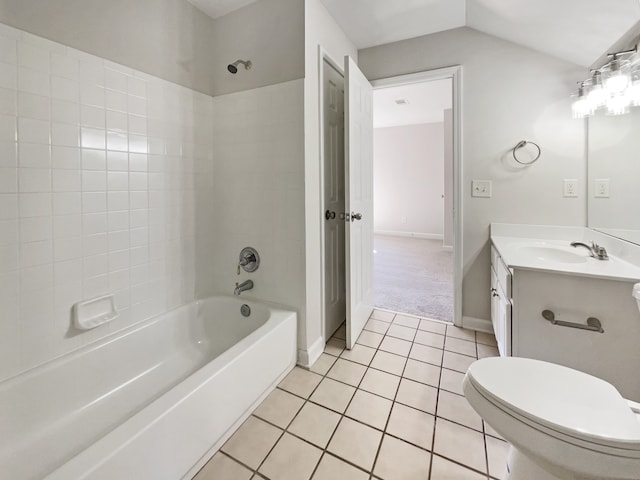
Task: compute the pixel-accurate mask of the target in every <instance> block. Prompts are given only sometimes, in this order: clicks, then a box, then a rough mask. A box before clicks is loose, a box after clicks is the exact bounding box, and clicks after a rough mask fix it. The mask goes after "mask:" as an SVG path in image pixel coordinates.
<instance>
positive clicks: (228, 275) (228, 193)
mask: <svg viewBox="0 0 640 480" xmlns="http://www.w3.org/2000/svg"><path fill="white" fill-rule="evenodd" d="M213 109H214V129H213V131H214V158H215V159H216V162H215V176H214V182H215V183H214V185H215V188H214V205H216V208H215V209H214V210H213V217H214V218H215V227H216V230H217V231H220V232H225V235H219V236H216V243H215V248H214V249H213V252H212V253H213V258H214V263H215V265H216V269H215V289H216V290H217V291H219V292H222V293H225V294H231V293H232V292H233V287H234V284H235V282H237V281H238V282H242V281H244V280H246V279H249V278H250V279H252V280H253V281H254V284H255V287H254V289H253V290H250V291H248V292H244V293H243V294H242V295H243V296H246V297H247V298H257V299H263V300H268V301H273V302H278V303H282V304H285V305H289V306H292V307H294V308H296V309H297V310H298V314H299V315H298V322H299V328H298V334H299V335H304V332H305V329H304V328H303V326H304V321H305V319H304V314H303V312H304V298H305V294H304V285H305V275H304V271H305V270H304V264H305V258H304V143H303V142H304V135H303V125H302V121H301V119H302V118H303V80H294V81H291V82H285V83H282V84H278V85H272V86H268V87H263V88H258V89H255V90H249V91H244V92H239V93H233V94H229V95H224V96H219V97H215V98H214V102H213ZM245 246H252V247H254V248H256V249H257V250H258V252H259V254H260V257H261V265H260V268H259V269H258V270H257V271H256V272H253V273H250V274H249V273H246V272H244V271H242V272H241V275H239V276H237V275H236V267H237V263H238V254H239V253H240V250H241V249H242V248H243V247H245Z"/></svg>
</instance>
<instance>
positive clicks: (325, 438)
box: [288, 402, 340, 448]
mask: <svg viewBox="0 0 640 480" xmlns="http://www.w3.org/2000/svg"><path fill="white" fill-rule="evenodd" d="M339 421H340V415H339V414H337V413H336V412H334V411H331V410H329V409H326V408H324V407H321V406H319V405H316V404H314V403H311V402H308V403H307V404H305V406H304V407H302V410H300V413H298V415H297V416H296V418H295V419H294V420H293V423H292V424H291V426H290V427H289V429H288V430H289V432H291V433H293V434H295V435H297V436H299V437H301V438H304V439H305V440H307V441H308V442H311V443H313V444H314V445H317V446H318V447H320V448H325V447H326V446H327V443H329V439H330V438H331V435H333V431H334V430H335V429H336V426H337V425H338V422H339Z"/></svg>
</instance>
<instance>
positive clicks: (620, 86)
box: [571, 46, 640, 118]
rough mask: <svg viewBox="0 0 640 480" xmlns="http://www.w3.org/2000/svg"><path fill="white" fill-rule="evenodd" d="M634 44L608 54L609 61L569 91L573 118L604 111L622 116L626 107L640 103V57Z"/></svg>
mask: <svg viewBox="0 0 640 480" xmlns="http://www.w3.org/2000/svg"><path fill="white" fill-rule="evenodd" d="M636 52H637V46H636V47H634V48H633V49H631V50H625V51H622V52H616V53H610V54H609V56H610V57H612V58H611V60H610V61H609V62H608V63H606V64H605V65H604V66H603V67H601V68H600V69H599V70H593V71H592V72H591V77H590V78H589V79H587V80H584V81H582V82H578V83H579V88H578V91H577V92H575V93H574V94H572V96H571V97H572V104H571V110H572V113H573V117H574V118H584V117H588V116H590V115H593V114H594V113H597V112H600V111H604V112H605V113H607V114H609V115H621V114H624V113H627V112H628V111H629V106H630V105H633V106H640V58H636V57H638V54H637V53H636Z"/></svg>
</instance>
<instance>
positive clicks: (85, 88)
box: [0, 25, 301, 380]
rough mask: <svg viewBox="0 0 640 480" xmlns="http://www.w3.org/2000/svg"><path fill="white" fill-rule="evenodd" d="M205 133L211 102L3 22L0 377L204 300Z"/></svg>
mask: <svg viewBox="0 0 640 480" xmlns="http://www.w3.org/2000/svg"><path fill="white" fill-rule="evenodd" d="M300 88H301V87H300ZM212 129H213V99H212V98H211V97H208V96H206V95H203V94H200V93H197V92H194V91H191V90H188V89H186V88H183V87H179V86H176V85H174V84H171V83H169V82H166V81H163V80H160V79H158V78H155V77H151V76H148V75H145V74H143V73H141V72H137V71H134V70H132V69H129V68H126V67H123V66H121V65H117V64H114V63H111V62H109V61H106V60H103V59H100V58H97V57H94V56H91V55H88V54H86V53H83V52H80V51H77V50H74V49H71V48H68V47H65V46H62V45H59V44H56V43H54V42H50V41H48V40H45V39H42V38H39V37H36V36H33V35H31V34H28V33H26V32H21V31H19V30H15V29H13V28H10V27H7V26H4V25H0V380H1V379H4V378H7V377H9V376H12V375H14V374H16V373H19V372H21V371H24V370H25V369H28V368H30V367H33V366H35V365H37V364H40V363H42V362H45V361H47V360H49V359H52V358H54V357H56V356H59V355H62V354H64V353H66V352H69V351H71V350H73V349H75V348H78V347H80V346H82V345H85V344H87V343H89V342H92V341H95V340H96V339H98V338H101V337H103V336H105V335H108V334H110V333H112V332H114V331H116V330H119V329H122V328H125V327H127V326H129V325H131V324H133V323H136V322H139V321H141V320H143V319H145V318H148V317H149V316H152V315H155V314H158V313H162V312H164V311H166V310H168V309H171V308H173V307H176V306H178V305H180V304H184V303H187V302H189V301H191V300H192V299H194V298H195V297H196V295H208V294H210V293H211V292H212V290H213V281H212V277H213V275H212V270H213V268H212V266H213V263H212V259H211V245H212V244H213V234H214V229H213V219H212V218H210V217H211V216H210V215H209V213H208V212H210V211H211V206H212V205H213V202H214V198H213V186H214V184H213V157H212V137H211V132H212ZM222 199H224V197H218V200H219V201H221V200H222ZM196 218H198V222H196V221H195V219H196ZM200 219H202V221H201V220H200ZM196 251H199V252H201V254H202V253H203V252H204V256H203V257H201V258H202V261H201V260H200V259H199V260H198V262H196V261H195V255H196V253H195V252H196ZM234 254H235V255H237V252H235V249H234ZM267 258H269V256H267ZM270 261H271V260H269V262H270ZM232 273H233V272H232ZM109 292H112V293H114V294H115V296H116V303H117V307H118V309H119V310H120V312H121V315H120V318H119V319H117V320H116V321H114V322H113V323H111V324H108V325H104V326H102V327H99V328H97V329H94V330H91V331H88V332H78V331H75V330H73V329H72V328H70V312H71V306H72V305H73V303H75V302H78V301H80V300H83V299H88V298H91V297H94V296H96V295H101V294H104V293H109Z"/></svg>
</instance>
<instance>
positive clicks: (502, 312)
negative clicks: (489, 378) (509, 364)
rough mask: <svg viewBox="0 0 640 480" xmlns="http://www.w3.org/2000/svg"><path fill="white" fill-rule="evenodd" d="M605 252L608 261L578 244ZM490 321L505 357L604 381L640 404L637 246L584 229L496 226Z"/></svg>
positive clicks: (492, 248)
mask: <svg viewBox="0 0 640 480" xmlns="http://www.w3.org/2000/svg"><path fill="white" fill-rule="evenodd" d="M592 240H593V241H596V242H597V243H599V244H601V245H603V246H605V247H606V248H607V250H608V251H609V254H610V255H609V256H610V259H609V260H598V259H597V258H594V257H592V256H590V252H589V250H588V249H586V248H582V247H578V248H575V247H572V246H571V245H570V244H571V242H574V241H579V242H583V243H585V244H591V241H592ZM491 243H492V245H491V292H490V293H491V320H492V323H493V328H494V331H495V334H496V339H497V341H498V348H499V350H500V354H501V355H502V356H519V357H529V358H535V359H539V360H545V361H549V362H553V363H557V364H561V365H565V366H568V367H571V368H574V369H577V370H581V371H584V372H586V373H589V374H591V375H595V376H597V377H600V378H602V379H604V380H606V381H608V382H610V383H612V384H613V385H615V386H616V387H617V388H618V390H619V391H620V392H621V393H622V395H623V396H625V397H626V398H629V399H632V400H635V401H640V377H639V376H638V373H637V372H638V370H639V369H640V347H639V345H640V310H639V309H638V305H637V303H636V299H635V298H633V297H632V290H633V286H634V284H636V283H638V282H640V267H639V266H638V265H640V262H639V261H638V260H639V258H638V252H637V250H638V249H639V248H640V247H637V246H635V245H632V244H628V243H627V242H623V241H621V240H617V239H614V238H612V237H608V236H605V235H603V234H599V233H598V232H595V231H593V230H589V229H586V228H579V227H543V226H525V225H506V224H492V225H491Z"/></svg>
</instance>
